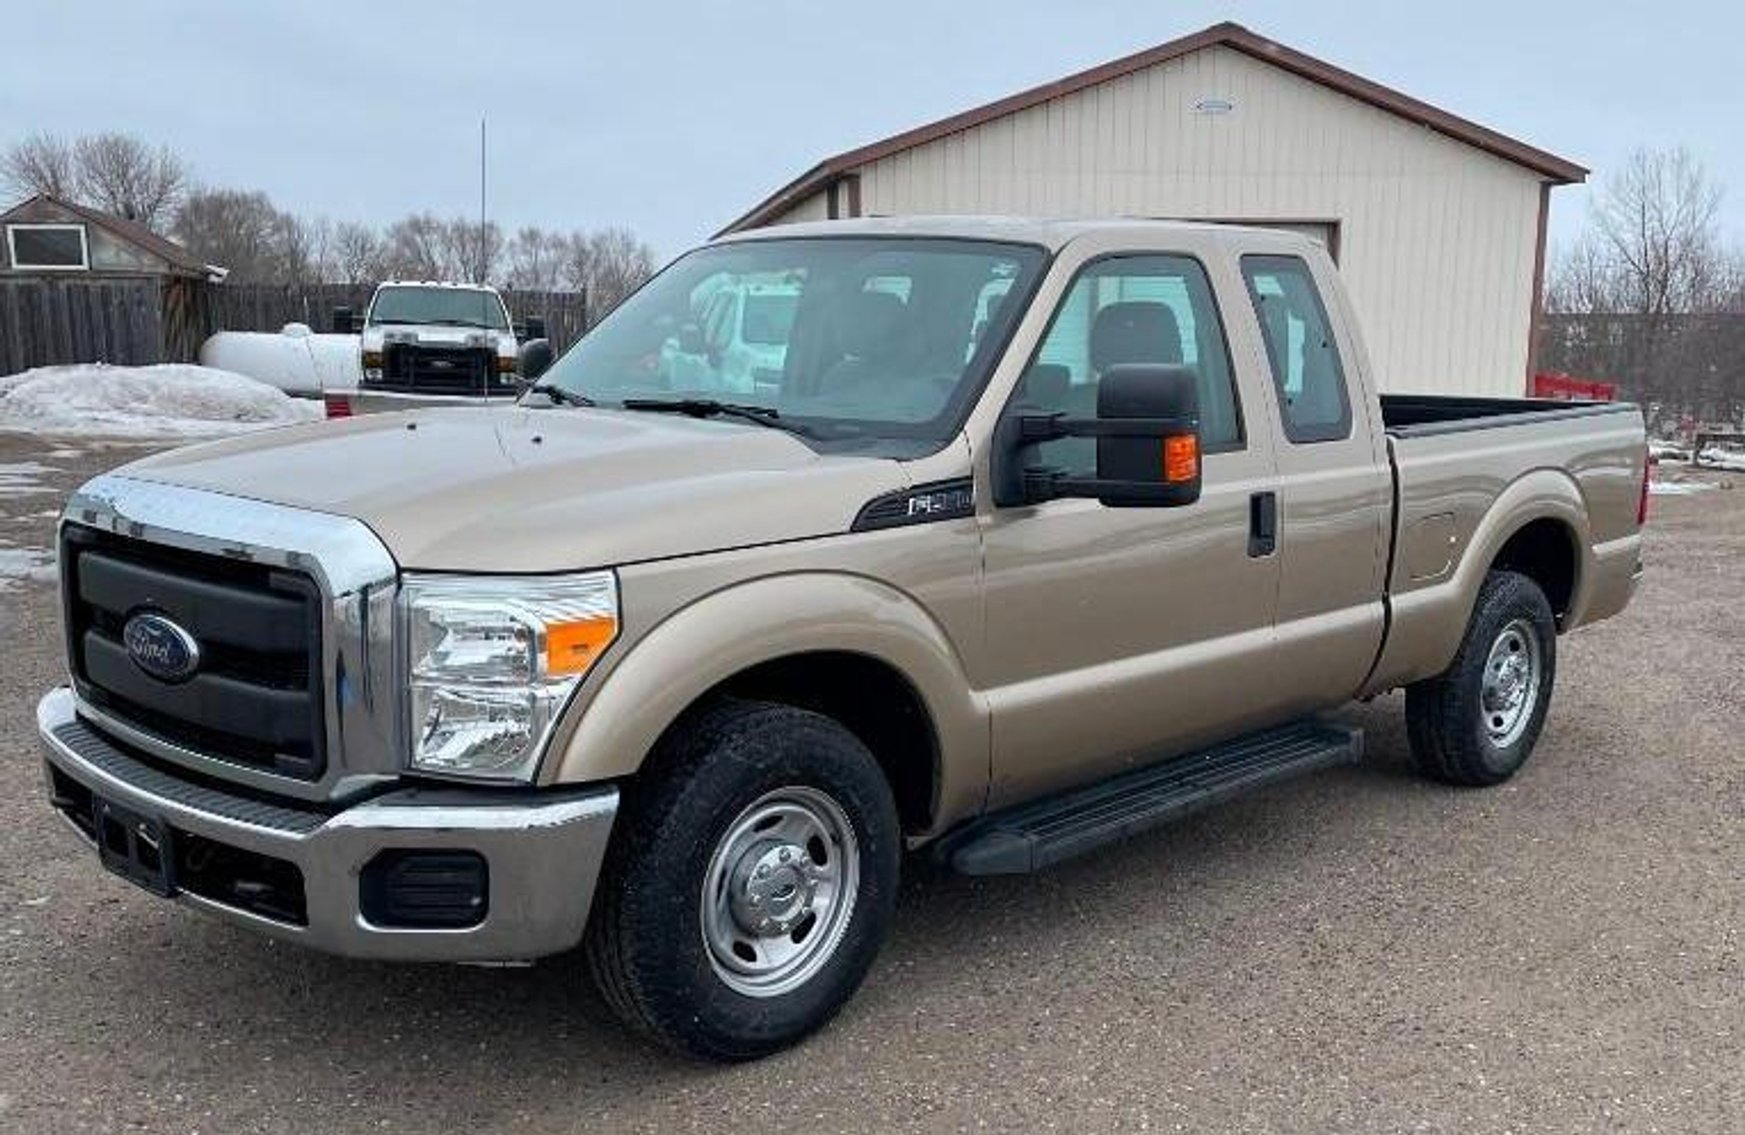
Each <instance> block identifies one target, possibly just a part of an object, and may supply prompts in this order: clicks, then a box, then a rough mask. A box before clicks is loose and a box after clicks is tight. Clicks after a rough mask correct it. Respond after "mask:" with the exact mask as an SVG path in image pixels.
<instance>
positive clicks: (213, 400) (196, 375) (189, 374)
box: [0, 363, 322, 439]
mask: <svg viewBox="0 0 1745 1135" xmlns="http://www.w3.org/2000/svg"><path fill="white" fill-rule="evenodd" d="M321 417H322V407H321V405H320V404H319V403H316V402H308V401H301V400H298V399H294V398H290V397H288V396H286V395H285V394H284V393H283V392H281V391H278V390H274V389H273V388H272V387H270V386H267V385H265V384H264V383H260V382H256V381H255V380H254V379H252V378H245V377H243V376H242V375H240V374H232V373H230V372H228V371H222V370H214V369H212V368H211V367H201V366H191V365H188V364H184V363H164V364H160V365H157V366H145V367H112V366H105V365H103V364H101V363H98V364H96V365H92V366H60V367H38V368H37V369H35V370H27V371H25V372H24V373H22V374H14V375H7V376H5V377H3V378H0V429H8V430H21V431H24V432H27V433H37V434H54V435H60V436H67V437H109V438H130V439H175V438H184V437H190V438H192V437H216V436H220V435H223V434H233V433H243V432H246V431H249V430H258V429H265V428H268V427H270V426H282V425H289V424H291V423H294V422H311V421H318V420H320V419H321Z"/></svg>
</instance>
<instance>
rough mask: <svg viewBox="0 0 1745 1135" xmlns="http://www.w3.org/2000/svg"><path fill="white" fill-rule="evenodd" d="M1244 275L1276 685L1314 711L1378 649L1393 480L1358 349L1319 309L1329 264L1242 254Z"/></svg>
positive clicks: (1338, 697) (1338, 322)
mask: <svg viewBox="0 0 1745 1135" xmlns="http://www.w3.org/2000/svg"><path fill="white" fill-rule="evenodd" d="M1241 269H1242V277H1243V281H1244V284H1245V286H1246V288H1247V291H1248V299H1249V302H1250V305H1251V307H1252V309H1253V311H1254V315H1255V320H1254V321H1253V322H1252V323H1249V324H1248V325H1247V329H1250V330H1252V329H1255V328H1258V331H1259V339H1260V342H1259V344H1258V350H1257V354H1258V355H1259V356H1260V358H1259V363H1260V365H1261V366H1263V367H1264V368H1265V370H1266V372H1267V373H1268V374H1270V376H1271V378H1272V381H1271V383H1270V384H1269V385H1270V389H1269V391H1268V394H1269V396H1270V397H1271V398H1272V400H1273V404H1274V411H1275V413H1276V416H1277V420H1278V422H1279V432H1280V435H1281V436H1280V440H1279V447H1278V454H1277V473H1278V504H1277V513H1278V552H1279V560H1280V565H1279V566H1280V569H1281V575H1280V578H1279V594H1278V608H1277V615H1276V618H1277V634H1278V651H1277V655H1276V656H1275V659H1274V666H1273V682H1274V683H1275V688H1276V691H1277V694H1278V696H1279V697H1280V698H1281V699H1282V701H1283V702H1284V704H1286V705H1288V706H1289V707H1291V708H1293V709H1301V710H1310V709H1317V708H1321V707H1323V706H1326V705H1329V704H1336V703H1339V702H1342V701H1344V700H1346V699H1347V698H1349V697H1351V696H1352V695H1353V694H1355V693H1356V692H1357V690H1358V688H1359V687H1360V686H1361V684H1362V682H1363V679H1364V677H1365V675H1367V674H1368V673H1369V670H1370V667H1371V666H1372V665H1373V663H1374V661H1375V657H1376V653H1377V651H1378V650H1379V649H1380V647H1381V639H1382V633H1383V607H1382V593H1383V575H1384V574H1385V571H1386V567H1387V541H1388V523H1389V519H1390V514H1391V510H1392V505H1393V483H1392V478H1391V475H1390V473H1389V470H1388V463H1387V459H1386V455H1385V453H1384V452H1382V450H1381V449H1380V445H1381V437H1380V431H1379V423H1377V422H1375V421H1374V420H1373V410H1374V406H1375V399H1374V397H1373V396H1372V395H1370V393H1369V383H1368V381H1367V377H1368V376H1367V375H1365V374H1364V373H1363V370H1362V367H1363V354H1362V351H1361V348H1360V347H1359V346H1358V344H1357V343H1356V340H1355V335H1354V334H1353V333H1352V329H1351V328H1350V327H1349V326H1348V325H1347V324H1346V323H1345V322H1344V320H1343V316H1344V312H1343V311H1342V310H1340V308H1339V306H1338V305H1337V304H1330V303H1329V302H1327V301H1328V298H1329V296H1330V294H1331V285H1332V283H1333V279H1332V271H1333V269H1332V265H1331V262H1329V261H1328V260H1327V259H1326V257H1325V255H1324V254H1321V253H1319V252H1311V253H1310V254H1308V255H1296V254H1266V255H1245V256H1243V257H1241ZM1324 283H1325V285H1326V286H1324Z"/></svg>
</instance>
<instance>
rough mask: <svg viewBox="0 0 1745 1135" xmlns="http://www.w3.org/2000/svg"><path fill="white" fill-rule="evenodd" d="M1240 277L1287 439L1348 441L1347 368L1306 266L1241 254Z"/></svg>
mask: <svg viewBox="0 0 1745 1135" xmlns="http://www.w3.org/2000/svg"><path fill="white" fill-rule="evenodd" d="M1242 275H1243V277H1244V278H1245V279H1246V280H1247V281H1248V296H1249V298H1250V299H1251V300H1253V301H1254V314H1255V316H1256V317H1257V318H1258V319H1259V320H1260V333H1261V336H1262V338H1264V339H1265V340H1266V357H1267V362H1268V363H1269V364H1271V366H1272V381H1273V385H1275V386H1276V387H1277V388H1278V396H1279V404H1280V407H1281V408H1282V409H1283V412H1284V428H1285V437H1287V438H1289V439H1290V440H1291V441H1294V442H1312V441H1338V440H1340V439H1342V438H1347V437H1350V436H1351V402H1350V399H1349V397H1348V396H1347V394H1346V390H1345V368H1344V367H1343V366H1342V365H1340V362H1339V345H1338V344H1337V343H1335V342H1334V340H1333V327H1332V325H1331V324H1330V323H1329V322H1328V320H1327V309H1326V308H1325V307H1324V306H1322V304H1321V294H1320V292H1318V291H1317V290H1316V289H1315V280H1314V277H1313V276H1311V275H1310V274H1309V266H1308V265H1307V264H1305V263H1303V261H1301V260H1299V259H1297V258H1296V257H1294V256H1244V257H1243V258H1242Z"/></svg>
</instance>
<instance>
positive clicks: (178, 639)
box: [121, 611, 200, 682]
mask: <svg viewBox="0 0 1745 1135" xmlns="http://www.w3.org/2000/svg"><path fill="white" fill-rule="evenodd" d="M121 641H122V643H123V644H125V645H126V647H127V656H128V657H129V658H131V659H133V664H134V665H135V666H138V667H139V668H140V669H141V670H144V671H145V672H146V673H147V674H150V675H151V676H152V677H154V678H157V679H158V680H160V681H164V682H181V681H185V680H187V679H188V678H191V677H193V675H194V671H195V670H197V669H199V668H200V644H199V643H198V642H196V641H194V636H193V635H191V634H189V633H188V632H187V631H186V630H184V629H182V627H181V626H179V625H178V624H176V623H174V622H171V621H170V620H169V619H166V618H165V617H164V616H162V615H157V614H153V613H151V612H149V611H141V612H140V613H139V614H137V615H135V616H133V617H132V618H131V619H128V620H127V625H126V626H124V627H122V628H121Z"/></svg>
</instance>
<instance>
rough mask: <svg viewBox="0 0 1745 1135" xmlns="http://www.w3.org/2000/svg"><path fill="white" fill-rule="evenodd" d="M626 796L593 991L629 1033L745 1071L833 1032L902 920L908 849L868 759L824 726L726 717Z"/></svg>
mask: <svg viewBox="0 0 1745 1135" xmlns="http://www.w3.org/2000/svg"><path fill="white" fill-rule="evenodd" d="M649 774H650V775H649V777H648V779H647V780H646V781H642V782H639V783H635V784H632V785H630V786H628V787H627V788H626V794H625V806H624V807H623V808H622V809H621V810H620V814H619V819H618V827H617V830H616V831H615V832H614V834H613V842H612V848H611V850H610V851H609V852H608V855H607V865H606V872H605V875H604V877H603V878H602V879H601V882H600V888H599V890H598V891H597V894H598V895H599V899H598V901H597V902H596V905H595V909H594V912H593V916H592V918H591V919H590V921H589V928H588V942H587V956H588V962H589V966H590V969H591V970H592V972H593V976H594V980H595V983H596V984H597V985H598V986H599V988H600V991H601V993H602V994H603V995H604V997H605V999H606V1000H607V1002H608V1003H609V1004H610V1005H611V1006H612V1007H613V1009H614V1010H615V1011H616V1012H617V1013H618V1014H619V1016H621V1017H622V1018H623V1019H624V1020H625V1021H626V1022H627V1023H628V1024H630V1025H631V1026H632V1027H633V1028H636V1029H637V1030H639V1031H641V1032H643V1033H645V1034H647V1035H649V1036H651V1037H653V1038H654V1039H655V1040H657V1041H659V1042H661V1043H663V1044H665V1045H667V1046H668V1047H671V1048H674V1049H677V1050H680V1051H682V1052H686V1053H689V1054H691V1055H694V1056H699V1057H703V1058H705V1059H713V1060H745V1059H751V1058H755V1057H758V1056H763V1055H766V1054H768V1053H771V1052H774V1051H776V1050H778V1049H781V1048H783V1047H786V1046H787V1045H790V1044H793V1043H794V1042H795V1041H798V1040H800V1039H801V1038H803V1037H804V1036H806V1035H807V1034H808V1033H810V1032H812V1031H813V1030H815V1029H817V1028H819V1027H820V1026H822V1025H823V1024H824V1023H825V1022H826V1021H828V1020H829V1019H830V1018H831V1017H832V1016H833V1015H834V1014H835V1013H836V1011H837V1010H838V1009H839V1008H841V1006H842V1005H843V1003H844V1002H846V1001H847V1000H848V998H849V997H850V996H851V995H852V994H853V993H854V991H855V989H856V988H857V987H858V986H859V985H860V982H861V979H862V978H863V977H864V976H865V975H866V971H867V969H868V968H869V967H870V966H871V964H872V960H873V958H874V956H875V955H876V954H877V952H878V948H879V946H880V944H881V942H882V941H883V938H884V934H885V930H886V927H887V926H888V924H889V922H890V918H891V914H892V911H893V909H894V908H895V905H896V895H897V876H898V856H899V849H900V841H901V838H902V833H901V830H900V828H899V825H898V820H897V809H896V804H895V802H894V800H893V799H892V796H891V790H890V787H889V785H888V784H887V783H886V782H885V778H884V774H883V773H882V772H881V771H880V769H879V766H878V763H877V762H876V761H875V760H874V759H873V757H872V754H871V753H869V752H868V751H867V750H866V747H865V746H864V745H862V744H861V743H860V741H859V740H858V739H856V738H855V736H854V735H853V734H852V733H850V732H848V730H846V729H844V728H843V727H842V726H841V725H839V724H837V723H836V722H835V721H832V720H831V719H829V718H826V717H823V716H821V715H819V714H816V713H810V712H808V711H805V710H799V709H794V708H792V707H788V706H782V705H774V704H769V703H763V702H724V703H722V704H721V705H719V706H717V707H714V708H713V709H711V710H709V711H707V712H705V713H703V714H700V715H698V716H697V717H695V718H693V719H691V720H690V721H688V722H686V723H683V724H681V725H680V726H678V727H677V728H676V729H675V730H674V731H673V733H672V735H671V736H669V737H668V738H667V739H666V740H664V741H663V742H662V745H661V748H660V751H658V752H657V753H655V754H654V755H653V756H652V757H651V764H650V769H649Z"/></svg>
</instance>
